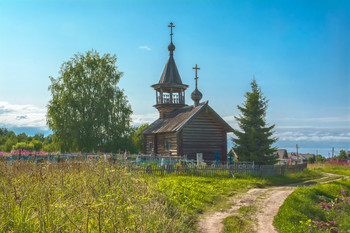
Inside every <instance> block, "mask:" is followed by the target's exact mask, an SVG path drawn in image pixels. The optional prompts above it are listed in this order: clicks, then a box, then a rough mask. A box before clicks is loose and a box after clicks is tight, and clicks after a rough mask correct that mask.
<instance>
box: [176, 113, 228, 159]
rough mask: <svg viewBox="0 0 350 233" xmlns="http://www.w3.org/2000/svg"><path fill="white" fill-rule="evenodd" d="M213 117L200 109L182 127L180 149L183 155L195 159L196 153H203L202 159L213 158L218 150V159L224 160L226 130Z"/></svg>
mask: <svg viewBox="0 0 350 233" xmlns="http://www.w3.org/2000/svg"><path fill="white" fill-rule="evenodd" d="M215 119H216V118H215V117H214V116H213V115H212V113H210V112H208V111H202V112H201V113H200V114H199V115H198V116H197V117H196V118H195V119H193V120H192V121H191V123H190V124H189V125H187V126H186V127H185V128H184V129H183V132H182V150H181V151H182V153H183V155H187V157H188V158H190V159H195V158H196V153H203V159H204V160H215V154H216V152H218V153H219V156H220V158H219V160H220V161H226V159H227V158H226V154H227V141H226V140H227V135H226V131H225V130H224V129H223V128H222V126H220V124H218V123H217V122H216V121H215Z"/></svg>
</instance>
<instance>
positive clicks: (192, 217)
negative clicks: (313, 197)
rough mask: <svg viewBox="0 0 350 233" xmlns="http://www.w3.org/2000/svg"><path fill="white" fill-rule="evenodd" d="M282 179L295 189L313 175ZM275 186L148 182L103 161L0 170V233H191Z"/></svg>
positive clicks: (183, 179)
mask: <svg viewBox="0 0 350 233" xmlns="http://www.w3.org/2000/svg"><path fill="white" fill-rule="evenodd" d="M301 174H303V175H293V176H294V178H293V179H291V178H288V176H287V177H285V178H284V179H286V181H287V182H290V181H293V182H294V181H295V182H298V181H300V180H301V179H306V177H309V178H310V177H314V176H317V174H318V173H317V172H310V171H305V172H303V173H301ZM276 179H277V180H278V181H277V183H280V182H281V180H283V177H280V178H264V179H263V178H259V177H249V176H239V175H237V177H236V178H235V179H233V178H227V177H222V178H219V177H213V178H210V177H195V176H176V175H174V176H172V175H170V176H166V177H162V176H147V175H144V174H137V173H134V172H133V173H130V172H128V170H126V169H125V168H124V167H121V166H119V165H116V164H112V163H108V162H105V161H97V162H83V163H75V162H70V163H47V164H32V163H26V162H14V163H12V164H11V163H6V162H1V163H0V232H81V231H84V232H101V231H107V232H195V228H196V222H197V219H198V213H201V212H203V211H210V210H215V209H216V208H222V207H223V206H224V205H223V204H224V203H225V200H227V198H228V197H230V196H233V195H235V194H237V193H240V192H245V191H247V190H248V189H249V188H252V187H264V186H267V185H271V184H274V183H276Z"/></svg>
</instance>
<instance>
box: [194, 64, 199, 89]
mask: <svg viewBox="0 0 350 233" xmlns="http://www.w3.org/2000/svg"><path fill="white" fill-rule="evenodd" d="M192 69H194V70H196V77H195V78H194V79H195V80H196V89H197V79H198V76H197V70H200V69H201V68H199V67H198V66H197V64H196V66H195V67H193V68H192Z"/></svg>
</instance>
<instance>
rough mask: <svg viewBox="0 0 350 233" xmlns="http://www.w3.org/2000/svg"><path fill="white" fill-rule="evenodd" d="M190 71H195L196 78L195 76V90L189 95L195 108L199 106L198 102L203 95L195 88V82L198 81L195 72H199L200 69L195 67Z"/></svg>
mask: <svg viewBox="0 0 350 233" xmlns="http://www.w3.org/2000/svg"><path fill="white" fill-rule="evenodd" d="M192 69H194V70H196V76H195V78H194V79H195V80H196V89H194V91H193V92H192V94H191V99H192V100H193V102H194V106H195V107H197V106H198V105H199V101H200V100H201V99H202V97H203V95H202V93H201V92H200V91H199V90H198V86H197V80H198V76H197V70H200V68H199V67H198V66H197V64H196V66H195V67H193V68H192Z"/></svg>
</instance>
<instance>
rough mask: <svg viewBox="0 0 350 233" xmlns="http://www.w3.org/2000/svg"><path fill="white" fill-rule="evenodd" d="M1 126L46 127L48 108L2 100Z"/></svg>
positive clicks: (0, 104)
mask: <svg viewBox="0 0 350 233" xmlns="http://www.w3.org/2000/svg"><path fill="white" fill-rule="evenodd" d="M0 127H38V128H47V127H46V109H45V108H39V107H37V106H34V105H30V104H26V105H20V104H9V103H8V102H0Z"/></svg>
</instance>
